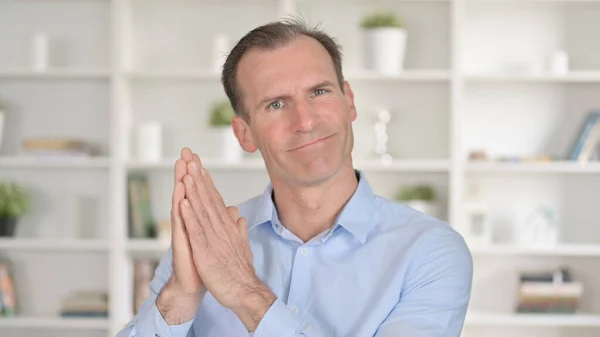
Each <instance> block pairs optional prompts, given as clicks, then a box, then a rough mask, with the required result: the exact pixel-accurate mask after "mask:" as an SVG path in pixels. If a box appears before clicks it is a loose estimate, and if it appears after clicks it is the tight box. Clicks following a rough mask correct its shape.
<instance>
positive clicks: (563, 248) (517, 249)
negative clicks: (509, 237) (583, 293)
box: [469, 244, 600, 257]
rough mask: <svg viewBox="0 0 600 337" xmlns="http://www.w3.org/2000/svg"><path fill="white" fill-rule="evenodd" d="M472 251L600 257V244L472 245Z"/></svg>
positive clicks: (504, 254)
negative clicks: (552, 245)
mask: <svg viewBox="0 0 600 337" xmlns="http://www.w3.org/2000/svg"><path fill="white" fill-rule="evenodd" d="M469 247H470V250H471V252H472V253H473V254H474V255H490V256H523V255H528V256H580V257H593V256H600V244H598V245H588V244H560V245H556V246H555V247H548V248H536V247H522V246H518V245H511V244H497V245H491V246H478V245H470V246H469Z"/></svg>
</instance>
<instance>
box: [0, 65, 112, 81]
mask: <svg viewBox="0 0 600 337" xmlns="http://www.w3.org/2000/svg"><path fill="white" fill-rule="evenodd" d="M0 79H65V80H68V79H73V80H81V79H98V80H109V79H110V70H109V69H91V68H90V69H83V68H82V69H69V68H65V69H60V68H59V69H48V70H42V71H36V70H30V69H7V70H2V69H0Z"/></svg>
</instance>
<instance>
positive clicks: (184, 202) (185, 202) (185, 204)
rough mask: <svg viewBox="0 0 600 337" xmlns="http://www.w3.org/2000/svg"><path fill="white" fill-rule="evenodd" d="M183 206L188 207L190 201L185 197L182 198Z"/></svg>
mask: <svg viewBox="0 0 600 337" xmlns="http://www.w3.org/2000/svg"><path fill="white" fill-rule="evenodd" d="M183 206H184V207H185V208H190V202H189V201H188V200H187V199H183Z"/></svg>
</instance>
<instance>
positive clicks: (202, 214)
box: [183, 163, 221, 238]
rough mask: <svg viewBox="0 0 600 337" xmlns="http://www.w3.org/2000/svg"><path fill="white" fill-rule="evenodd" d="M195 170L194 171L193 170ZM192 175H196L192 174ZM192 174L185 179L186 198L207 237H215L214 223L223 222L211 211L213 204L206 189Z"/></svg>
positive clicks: (189, 164)
mask: <svg viewBox="0 0 600 337" xmlns="http://www.w3.org/2000/svg"><path fill="white" fill-rule="evenodd" d="M190 166H191V163H188V167H190ZM192 170H193V169H192ZM192 174H194V173H193V172H192ZM192 174H186V175H185V177H184V178H183V181H184V183H185V198H186V199H187V200H188V202H189V204H190V205H191V209H192V211H193V213H194V214H195V216H196V221H197V222H198V224H199V226H202V227H203V228H204V231H205V235H207V236H209V237H211V238H212V237H214V236H215V225H214V224H213V221H215V222H220V221H221V220H220V219H218V217H217V216H216V215H215V214H214V212H213V211H211V210H212V209H213V208H212V207H210V206H209V204H210V203H211V202H212V201H210V200H209V199H207V195H206V192H204V191H206V187H204V186H199V185H203V183H202V182H201V181H199V180H198V178H194V177H193V176H192Z"/></svg>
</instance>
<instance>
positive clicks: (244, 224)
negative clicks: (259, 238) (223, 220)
mask: <svg viewBox="0 0 600 337" xmlns="http://www.w3.org/2000/svg"><path fill="white" fill-rule="evenodd" d="M237 225H238V228H239V230H240V234H242V237H243V238H244V240H246V241H250V239H249V238H248V219H247V218H245V217H241V218H239V220H238V221H237Z"/></svg>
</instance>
